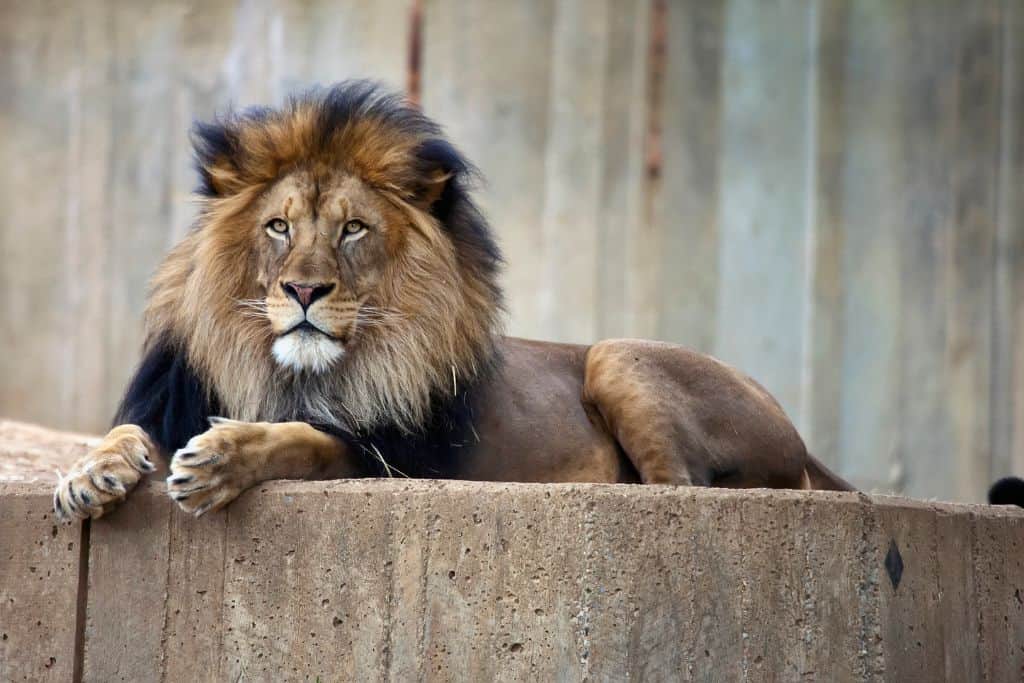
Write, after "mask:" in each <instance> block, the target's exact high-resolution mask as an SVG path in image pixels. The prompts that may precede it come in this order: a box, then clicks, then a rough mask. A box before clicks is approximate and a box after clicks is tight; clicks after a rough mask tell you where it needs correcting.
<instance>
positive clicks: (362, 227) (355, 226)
mask: <svg viewBox="0 0 1024 683" xmlns="http://www.w3.org/2000/svg"><path fill="white" fill-rule="evenodd" d="M365 231H366V223H363V222H362V221H357V220H351V221H349V222H347V223H345V227H343V228H342V234H343V235H344V236H345V237H353V236H355V235H359V234H361V233H363V232H365Z"/></svg>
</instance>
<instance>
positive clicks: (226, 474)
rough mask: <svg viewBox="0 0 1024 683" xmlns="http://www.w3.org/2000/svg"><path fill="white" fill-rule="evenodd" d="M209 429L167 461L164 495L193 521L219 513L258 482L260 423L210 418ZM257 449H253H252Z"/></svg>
mask: <svg viewBox="0 0 1024 683" xmlns="http://www.w3.org/2000/svg"><path fill="white" fill-rule="evenodd" d="M210 425H211V427H210V429H208V430H207V431H205V432H203V433H202V434H199V435H197V436H194V437H192V438H191V439H190V440H189V442H188V443H187V444H185V447H184V448H180V449H178V451H177V452H176V453H175V454H174V457H173V458H172V459H171V467H170V469H171V475H170V476H169V477H167V493H168V495H170V497H171V498H172V499H174V500H175V501H176V502H177V503H178V505H179V506H180V507H181V509H183V510H184V511H185V512H190V513H192V514H194V515H195V516H196V517H199V516H201V515H203V514H204V513H206V512H210V511H213V510H219V509H220V508H222V507H224V506H225V505H227V504H228V503H230V502H231V501H232V500H234V499H235V498H237V497H238V495H239V494H240V493H241V492H242V491H244V490H245V489H247V488H249V487H250V486H252V485H253V484H254V483H255V482H256V481H258V480H259V476H258V472H259V469H260V464H261V461H262V459H261V457H259V454H258V453H255V452H254V451H259V450H260V449H259V448H258V444H260V443H261V442H262V440H263V436H264V431H265V427H264V426H263V425H262V424H260V423H250V422H238V421H235V420H227V419H224V418H219V417H211V418H210ZM253 446H257V448H255V449H254V448H252V447H253Z"/></svg>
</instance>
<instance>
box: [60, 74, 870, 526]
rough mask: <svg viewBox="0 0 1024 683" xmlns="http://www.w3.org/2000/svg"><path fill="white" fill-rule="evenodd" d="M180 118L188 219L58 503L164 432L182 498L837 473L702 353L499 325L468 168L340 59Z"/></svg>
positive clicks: (780, 483) (108, 488) (119, 474)
mask: <svg viewBox="0 0 1024 683" xmlns="http://www.w3.org/2000/svg"><path fill="white" fill-rule="evenodd" d="M193 141H194V146H195V153H196V158H197V164H198V169H199V173H200V176H201V184H200V188H199V194H200V198H201V213H200V216H199V219H198V222H197V225H196V226H195V228H194V229H193V230H192V231H191V232H190V233H189V234H188V236H186V237H185V239H184V240H183V241H182V242H181V243H180V244H179V245H178V246H177V247H175V248H174V249H173V250H172V251H171V253H170V254H169V255H168V256H167V258H166V260H165V261H164V262H163V264H162V266H161V267H160V269H159V271H158V273H157V274H156V277H155V279H154V281H153V283H152V291H151V294H150V300H149V305H148V309H147V311H146V329H147V335H146V342H145V347H144V350H143V360H142V362H141V365H140V367H139V369H138V371H137V373H136V375H135V377H134V378H133V379H132V381H131V383H130V385H129V387H128V390H127V392H126V394H125V397H124V399H123V401H122V403H121V406H120V409H119V410H118V413H117V419H116V424H118V425H120V426H117V427H115V428H114V429H113V430H112V431H111V432H110V433H109V434H107V436H106V438H105V439H104V441H103V443H102V444H101V445H100V446H99V447H98V448H96V449H95V450H94V451H92V452H91V453H89V454H88V455H86V456H85V457H83V458H82V459H81V460H80V461H78V463H76V465H75V466H74V468H73V469H72V470H71V471H70V472H69V473H68V474H67V475H66V476H65V477H63V479H62V480H61V482H60V484H59V485H58V488H57V492H56V494H55V497H54V505H55V508H56V511H57V513H58V514H59V515H60V516H61V517H64V518H84V517H89V516H91V517H99V516H100V515H101V514H103V512H105V511H106V510H108V509H109V508H110V507H111V506H112V505H114V504H116V503H117V502H119V501H121V500H122V499H123V498H124V497H125V495H126V494H127V492H128V491H129V490H131V489H132V488H133V487H134V486H135V484H136V483H137V482H138V481H139V479H140V477H141V476H143V475H144V474H146V473H148V472H152V471H155V469H156V467H157V466H156V464H155V461H156V456H157V455H165V454H172V453H173V457H172V458H171V460H170V476H169V477H168V479H167V489H168V492H169V494H170V496H171V498H173V499H174V500H175V501H177V502H178V504H179V505H180V506H181V507H182V508H184V509H185V510H187V511H188V512H192V513H195V514H196V515H201V514H203V513H204V512H206V511H208V510H216V509H218V508H220V507H222V506H224V505H226V504H227V503H228V502H230V501H231V500H233V499H234V498H235V497H236V496H238V495H239V493H241V492H242V491H244V490H245V489H246V488H248V487H250V486H252V485H254V484H256V483H257V482H260V481H263V480H266V479H277V478H310V479H316V478H337V477H359V476H392V475H399V476H403V475H405V476H416V477H460V478H466V479H479V480H500V481H534V482H567V481H574V482H643V483H663V484H688V485H700V486H731V487H753V486H768V487H780V488H822V489H840V490H846V489H850V488H851V487H850V486H849V485H848V484H846V483H845V482H844V481H842V480H841V479H840V478H839V477H837V476H836V475H834V474H832V473H831V472H829V471H828V470H827V469H826V468H825V467H824V466H822V464H821V463H820V462H818V461H817V460H815V459H814V458H813V457H811V456H810V455H809V454H808V453H807V450H806V448H805V447H804V443H803V441H802V440H801V439H800V436H799V434H797V431H796V429H795V428H794V427H793V425H792V424H791V423H790V421H789V420H788V419H787V417H786V415H785V413H784V412H783V410H782V408H781V407H780V406H779V404H778V403H777V402H776V401H775V400H774V399H773V398H772V396H771V395H769V394H768V392H767V391H765V390H764V389H763V388H762V387H761V386H760V385H758V384H757V383H756V382H754V381H753V380H752V379H750V378H749V377H746V376H745V375H743V374H742V373H740V372H738V371H737V370H735V369H733V368H731V367H729V366H728V365H726V364H724V363H721V362H719V361H718V360H716V359H714V358H711V357H709V356H705V355H703V354H700V353H696V352H694V351H691V350H688V349H685V348H682V347H679V346H674V345H672V344H665V343H660V342H652V341H637V340H611V341H603V342H600V343H598V344H595V345H593V346H577V345H572V344H553V343H546V342H539V341H528V340H524V339H513V338H508V337H503V336H501V335H500V334H499V327H500V317H501V308H502V303H501V289H500V287H499V285H498V282H497V273H498V267H499V264H500V262H501V257H500V255H499V252H498V249H497V247H496V246H495V244H494V241H493V238H492V236H491V232H490V229H489V228H488V225H487V223H486V221H485V220H484V218H483V216H481V214H480V212H479V211H478V210H477V207H476V205H475V204H474V203H473V200H472V198H471V196H470V192H469V187H470V181H471V179H472V177H473V169H472V167H471V166H470V164H469V163H468V162H467V161H466V160H465V159H464V158H463V157H462V156H461V155H460V154H459V153H458V152H457V151H456V150H455V148H454V147H452V145H451V144H449V142H448V141H447V140H445V139H444V138H443V137H442V134H441V129H440V128H439V127H438V126H437V125H436V124H434V123H433V122H432V121H430V120H429V119H428V118H427V117H425V116H424V115H423V114H422V113H421V112H420V111H419V110H417V109H415V108H413V107H411V106H409V105H407V104H405V103H403V101H402V100H401V99H400V98H399V97H397V96H394V95H389V94H386V93H383V92H381V90H379V89H378V88H377V87H376V86H374V85H373V84H370V83H367V82H363V81H356V82H345V83H342V84H340V85H337V86H335V87H333V88H331V89H329V90H317V91H313V92H311V93H308V94H306V95H304V96H301V97H298V98H296V99H294V100H292V101H290V102H289V104H288V105H287V106H285V107H283V108H282V109H279V110H273V109H253V110H248V111H245V112H243V113H240V114H235V115H229V116H227V117H225V118H223V119H221V120H219V121H217V122H215V123H210V124H199V125H197V126H196V127H195V128H194V131H193ZM215 415H220V416H225V417H210V416H215Z"/></svg>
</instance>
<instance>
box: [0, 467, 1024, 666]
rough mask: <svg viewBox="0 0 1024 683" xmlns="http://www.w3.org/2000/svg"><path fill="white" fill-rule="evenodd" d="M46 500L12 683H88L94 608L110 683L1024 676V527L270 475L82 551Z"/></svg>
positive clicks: (9, 639) (993, 513)
mask: <svg viewBox="0 0 1024 683" xmlns="http://www.w3.org/2000/svg"><path fill="white" fill-rule="evenodd" d="M50 500H51V498H50V491H49V487H48V486H44V485H41V484H0V544H2V547H0V552H2V559H3V562H4V564H3V567H2V569H0V597H2V599H3V607H4V609H3V612H2V613H0V619H2V622H3V623H2V624H0V630H2V631H3V633H4V634H5V638H6V639H5V640H3V641H0V679H2V680H18V679H22V678H27V679H29V680H45V679H48V678H52V679H53V680H68V678H69V674H70V672H71V671H72V669H73V667H74V662H73V661H72V660H73V656H74V652H75V648H74V644H75V639H76V628H75V624H76V618H75V615H76V605H77V606H78V609H79V610H82V609H84V614H82V615H81V616H84V617H85V618H84V619H81V620H80V622H81V623H80V625H79V628H78V629H77V636H78V639H79V641H80V648H79V650H80V653H79V657H80V659H81V661H80V666H81V667H82V674H83V678H84V680H88V681H114V680H125V681H143V680H169V681H173V680H239V677H241V679H242V680H283V679H289V680H294V679H305V678H308V679H310V680H315V679H316V678H317V677H319V678H320V680H324V681H327V680H332V681H333V680H377V679H382V678H383V679H394V680H409V679H434V680H489V679H492V678H493V679H503V680H522V679H526V678H529V679H535V680H581V679H583V678H590V679H593V680H621V679H624V678H625V677H626V676H630V677H646V678H654V679H665V678H679V677H684V678H697V679H705V680H708V679H714V680H735V679H738V678H740V677H745V678H749V679H753V680H766V679H780V680H798V679H802V678H808V679H816V680H893V681H907V680H964V681H967V680H971V681H974V680H993V681H1016V680H1020V676H1021V672H1022V670H1024V669H1022V667H1024V648H1022V647H1021V643H1024V513H1022V511H1018V510H1015V509H1009V508H992V507H986V506H966V505H944V504H934V503H924V502H918V501H910V500H903V499H897V498H887V497H869V496H863V495H856V494H828V493H800V492H767V491H744V492H739V491H723V490H701V489H683V488H678V489H677V488H668V487H641V486H604V485H601V486H595V485H501V484H478V483H467V482H430V481H408V480H401V481H400V480H390V481H380V480H366V481H342V482H322V483H298V482H274V483H270V484H267V485H264V486H262V487H259V488H257V489H254V490H252V491H250V492H248V493H247V494H245V495H244V496H243V497H242V498H241V499H239V500H238V501H237V502H236V503H235V504H233V505H232V506H231V507H230V508H229V509H228V510H226V511H225V512H223V513H219V514H214V515H211V516H208V517H206V518H203V519H200V520H195V519H193V518H191V517H189V516H187V515H185V514H184V513H181V512H180V511H179V510H178V509H177V508H175V507H173V506H172V505H171V503H170V501H169V500H167V499H166V497H165V496H164V495H163V494H162V493H161V492H160V490H159V485H157V484H152V485H150V486H149V488H148V489H145V490H141V491H137V492H136V495H134V496H133V497H132V499H131V500H130V502H129V503H127V504H126V505H125V506H124V507H122V508H121V509H119V510H118V511H116V512H114V513H113V514H111V515H110V516H108V517H106V518H104V519H102V520H99V521H97V522H93V523H92V524H91V528H90V530H89V533H88V538H87V541H88V553H87V556H83V557H81V558H80V556H79V554H78V552H77V541H78V539H79V533H78V527H74V528H72V527H62V528H55V527H54V526H53V524H52V520H51V519H50V517H49V506H50ZM897 554H898V555H899V557H900V560H899V562H897V561H896V559H895V558H896V555H897ZM887 555H891V559H890V563H889V564H890V567H891V569H887V568H886V557H887ZM86 561H87V562H86ZM86 564H87V568H86V567H85V565H86ZM899 564H901V565H902V572H899V571H897V565H899ZM83 570H84V571H87V577H88V580H87V582H86V581H83V582H81V585H79V581H78V572H79V571H83ZM47 573H49V576H46V578H45V579H43V578H42V576H45V575H46V574H47ZM50 658H52V661H51V659H50Z"/></svg>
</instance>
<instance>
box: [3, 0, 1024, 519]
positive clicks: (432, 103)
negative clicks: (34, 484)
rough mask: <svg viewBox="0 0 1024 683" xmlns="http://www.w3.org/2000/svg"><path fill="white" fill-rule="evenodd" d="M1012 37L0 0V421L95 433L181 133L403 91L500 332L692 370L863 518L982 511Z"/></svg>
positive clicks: (977, 28) (481, 2)
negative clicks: (479, 174)
mask: <svg viewBox="0 0 1024 683" xmlns="http://www.w3.org/2000/svg"><path fill="white" fill-rule="evenodd" d="M414 6H418V7H419V9H420V10H421V11H420V13H419V14H418V15H416V14H414V13H413V12H411V11H410V10H411V9H412V8H413V7H414ZM416 16H418V17H419V20H418V23H417V20H416V19H415V17H416ZM414 26H418V28H419V30H420V34H419V35H420V38H421V40H419V41H414V40H411V35H412V34H413V31H414ZM1022 36H1024V4H1022V3H1021V2H1020V1H1019V0H900V1H898V2H858V1H856V0H776V1H775V2H765V1H764V0H671V1H668V0H530V1H529V2H510V1H509V0H375V1H374V2H366V1H365V0H305V1H304V2H301V3H300V2H286V1H285V0H203V1H202V2H198V1H196V0H160V1H159V2H157V1H156V0H91V1H90V2H67V1H66V0H5V1H4V2H0V92H2V93H3V97H0V206H2V207H3V211H2V212H0V254H3V264H2V266H0V348H2V349H3V351H4V353H3V354H0V377H3V381H2V382H0V415H3V416H7V417H16V418H19V419H24V420H32V421H36V422H41V423H44V424H47V425H49V426H51V427H58V428H61V429H81V430H89V431H101V430H103V429H105V428H106V427H107V426H108V423H109V420H110V418H111V416H112V413H113V411H114V408H115V406H116V404H117V401H118V399H119V397H120V395H121V393H122V391H123V390H124V386H125V383H126V382H127V379H128V376H129V375H130V374H131V372H132V370H133V367H134V364H135V361H136V359H137V354H138V350H139V348H140V345H141V338H142V329H141V323H140V320H141V314H142V307H143V303H144V298H145V283H146V281H147V279H148V278H149V276H150V275H151V273H152V272H153V270H154V268H155V267H156V265H157V263H159V261H160V259H161V258H162V257H163V255H164V254H165V253H166V251H167V250H168V249H169V248H170V246H171V245H172V244H174V243H175V242H176V241H177V240H178V239H180V237H181V236H182V235H183V234H184V232H185V231H186V230H187V229H188V227H189V225H190V224H191V221H192V218H193V216H194V206H193V205H192V204H191V203H190V202H189V192H190V190H191V189H192V188H193V187H194V185H195V174H194V172H193V170H192V169H191V165H190V152H189V147H188V139H187V130H188V127H189V125H190V123H191V121H192V119H193V118H195V117H199V118H209V117H211V116H212V115H213V114H214V113H215V112H216V111H218V110H223V109H224V108H225V107H226V106H228V105H229V104H235V105H239V106H245V105H250V104H254V103H256V104H266V103H270V102H280V101H281V99H282V98H283V97H284V96H285V95H286V94H288V93H289V92H292V91H294V90H297V89H299V88H302V87H305V86H307V85H309V84H310V83H315V82H333V81H336V80H340V79H343V78H349V77H353V76H363V77H373V78H379V79H383V80H385V81H387V82H388V83H389V84H390V85H391V86H393V87H395V88H402V87H404V86H405V85H406V83H407V82H409V81H410V80H411V79H410V76H411V74H410V68H411V65H413V64H418V65H419V73H418V76H419V84H420V86H419V95H420V101H421V103H422V105H423V107H424V110H425V111H426V112H427V113H428V114H429V115H431V116H434V117H436V118H437V119H438V120H440V121H441V122H442V123H443V124H444V125H445V127H446V129H447V130H448V131H449V133H450V134H451V137H452V139H453V140H454V141H455V142H456V143H457V144H458V145H459V146H461V147H462V148H463V149H464V150H465V151H466V152H467V153H468V154H469V156H470V157H471V158H472V159H474V160H475V161H476V162H478V164H479V165H480V167H481V169H482V171H483V172H484V174H485V176H486V177H487V178H488V180H489V183H488V184H487V185H485V186H484V187H483V188H481V192H480V199H481V201H482V203H483V206H484V208H485V209H486V210H487V212H488V214H489V215H490V217H491V218H492V219H493V220H492V222H493V225H494V228H495V230H496V231H497V234H498V237H499V239H500V242H501V244H502V246H503V247H504V249H505V252H506V254H507V256H508V268H507V270H506V273H505V277H504V283H505V285H506V289H507V292H508V302H509V308H510V313H511V318H510V321H509V329H510V331H511V332H513V333H515V334H519V335H524V336H537V337H543V338H550V339H562V340H572V341H581V342H590V341H593V340H594V339H596V338H600V337H606V336H643V337H654V338H658V339H663V340H666V341H674V342H679V343H684V344H688V345H690V346H693V347H696V348H698V349H701V350H704V351H709V352H712V353H714V354H716V355H718V356H720V357H721V358H723V359H724V360H726V361H729V362H731V363H735V364H736V365H738V366H739V367H741V368H742V369H744V370H745V371H747V372H748V373H750V374H751V375H753V376H754V377H756V378H757V379H758V380H759V381H761V382H762V383H763V384H765V385H766V386H767V387H768V388H769V389H770V390H771V391H772V392H773V393H774V394H776V395H777V396H778V397H779V399H780V401H781V402H782V404H783V405H784V406H785V408H786V410H787V411H788V412H789V413H790V415H791V416H792V417H793V419H794V420H795V421H796V423H797V425H798V427H799V428H800V430H801V432H802V434H803V435H804V437H805V439H806V440H807V442H808V444H809V445H810V447H811V450H812V451H814V452H815V453H817V454H818V455H819V456H820V457H821V458H822V459H824V460H825V461H826V462H827V463H828V464H830V465H832V466H833V467H834V468H835V469H837V470H838V471H839V472H841V473H842V474H843V475H844V476H846V477H847V478H849V479H850V480H852V481H853V482H854V483H856V484H857V485H858V486H860V487H861V488H863V489H866V490H867V489H875V490H885V491H902V492H906V493H908V494H909V495H913V496H921V497H925V496H940V497H942V498H945V499H951V500H965V501H980V500H982V499H983V496H984V491H985V488H986V487H987V486H988V484H989V482H990V481H991V480H992V479H993V478H994V477H996V476H999V475H1003V474H1007V473H1010V472H1013V471H1017V472H1024V191H1022V188H1024V126H1022V122H1024V39H1022Z"/></svg>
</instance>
